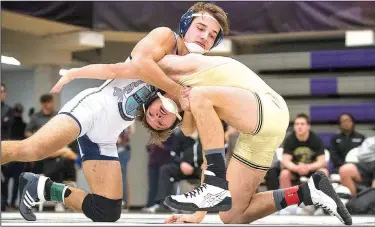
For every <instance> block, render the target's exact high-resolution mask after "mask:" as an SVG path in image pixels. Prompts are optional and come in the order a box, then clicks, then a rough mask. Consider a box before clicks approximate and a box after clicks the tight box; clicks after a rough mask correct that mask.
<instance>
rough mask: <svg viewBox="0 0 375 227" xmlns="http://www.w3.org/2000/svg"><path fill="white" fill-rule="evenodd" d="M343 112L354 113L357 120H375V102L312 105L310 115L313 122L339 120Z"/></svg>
mask: <svg viewBox="0 0 375 227" xmlns="http://www.w3.org/2000/svg"><path fill="white" fill-rule="evenodd" d="M342 113H350V114H352V115H353V116H354V118H355V119H356V121H375V103H363V104H356V105H332V106H327V105H325V106H315V105H312V106H310V116H311V121H313V122H318V121H321V122H324V121H337V118H338V117H339V115H340V114H342Z"/></svg>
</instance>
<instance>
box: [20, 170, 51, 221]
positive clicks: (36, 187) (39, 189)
mask: <svg viewBox="0 0 375 227" xmlns="http://www.w3.org/2000/svg"><path fill="white" fill-rule="evenodd" d="M47 179H48V178H47V177H44V176H40V175H37V174H34V173H28V172H26V173H22V174H21V175H20V177H19V192H20V202H19V211H20V213H21V215H22V217H23V218H24V219H26V220H27V221H35V220H36V216H35V214H34V213H33V212H32V207H34V206H35V205H37V204H41V203H43V202H45V199H44V185H45V183H46V180H47Z"/></svg>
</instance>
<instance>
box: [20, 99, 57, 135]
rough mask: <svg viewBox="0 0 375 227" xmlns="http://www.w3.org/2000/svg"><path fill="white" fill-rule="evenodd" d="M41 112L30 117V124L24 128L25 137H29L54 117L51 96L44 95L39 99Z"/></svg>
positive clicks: (53, 105)
mask: <svg viewBox="0 0 375 227" xmlns="http://www.w3.org/2000/svg"><path fill="white" fill-rule="evenodd" d="M39 101H40V104H41V106H42V108H41V110H40V111H39V112H37V113H35V114H33V115H32V116H31V119H30V123H29V124H28V125H27V127H26V133H25V134H26V137H30V136H31V135H32V134H34V133H35V132H36V131H38V130H39V129H40V128H41V127H42V126H43V125H45V124H46V123H47V122H48V121H49V120H50V119H51V118H52V117H54V116H55V115H56V112H55V102H54V100H53V96H52V95H50V94H44V95H42V96H41V97H40V99H39Z"/></svg>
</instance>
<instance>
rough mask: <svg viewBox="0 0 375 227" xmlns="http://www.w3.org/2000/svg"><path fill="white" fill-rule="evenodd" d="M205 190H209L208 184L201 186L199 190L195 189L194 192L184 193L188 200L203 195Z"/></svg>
mask: <svg viewBox="0 0 375 227" xmlns="http://www.w3.org/2000/svg"><path fill="white" fill-rule="evenodd" d="M204 189H207V185H206V184H202V185H201V186H199V187H198V188H196V189H194V190H193V191H191V192H187V193H184V195H185V197H186V198H188V197H191V198H193V197H195V196H197V195H199V194H200V193H203V190H204Z"/></svg>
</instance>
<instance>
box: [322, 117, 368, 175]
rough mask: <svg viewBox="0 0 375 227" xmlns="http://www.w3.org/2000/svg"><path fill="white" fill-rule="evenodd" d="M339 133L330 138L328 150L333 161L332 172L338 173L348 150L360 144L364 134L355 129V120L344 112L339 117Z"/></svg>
mask: <svg viewBox="0 0 375 227" xmlns="http://www.w3.org/2000/svg"><path fill="white" fill-rule="evenodd" d="M339 125H340V133H339V134H336V135H334V136H333V137H332V138H331V143H330V149H329V152H330V154H331V160H332V163H333V170H332V173H338V170H339V168H340V166H342V165H343V164H344V163H345V157H346V155H347V154H348V152H349V151H350V150H351V149H353V148H355V147H358V146H359V145H361V143H362V142H363V140H364V139H365V136H364V135H362V134H360V133H358V132H357V131H355V122H354V118H353V116H352V115H351V114H348V113H344V114H341V115H340V117H339Z"/></svg>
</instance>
